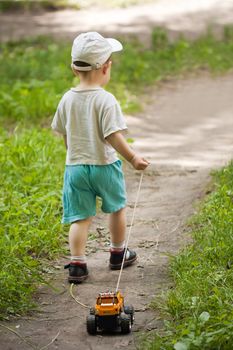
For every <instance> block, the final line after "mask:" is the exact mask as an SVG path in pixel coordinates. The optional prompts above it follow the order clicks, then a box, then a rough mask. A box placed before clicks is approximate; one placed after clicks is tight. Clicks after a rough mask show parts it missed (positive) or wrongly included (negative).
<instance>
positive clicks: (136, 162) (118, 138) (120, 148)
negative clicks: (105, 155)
mask: <svg viewBox="0 0 233 350" xmlns="http://www.w3.org/2000/svg"><path fill="white" fill-rule="evenodd" d="M106 140H107V141H108V142H109V143H110V145H111V146H112V147H113V148H114V149H115V150H116V151H117V152H118V153H120V154H121V155H122V157H124V158H125V159H126V160H127V161H128V162H130V163H131V164H132V165H133V167H134V168H135V169H136V170H144V169H146V167H147V166H148V165H149V162H148V161H147V160H146V159H144V158H142V157H140V156H139V155H137V154H135V153H134V151H133V150H132V149H131V148H130V147H129V145H128V143H127V142H126V140H125V138H124V136H123V135H122V133H121V132H120V131H117V132H114V133H112V134H110V135H109V136H107V137H106Z"/></svg>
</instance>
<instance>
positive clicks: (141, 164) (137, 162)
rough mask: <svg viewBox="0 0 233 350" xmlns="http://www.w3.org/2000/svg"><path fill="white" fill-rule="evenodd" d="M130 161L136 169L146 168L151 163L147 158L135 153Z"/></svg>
mask: <svg viewBox="0 0 233 350" xmlns="http://www.w3.org/2000/svg"><path fill="white" fill-rule="evenodd" d="M130 163H131V164H132V165H133V167H134V169H136V170H144V169H146V168H147V167H148V165H149V164H150V163H149V162H148V161H147V160H146V159H145V158H141V157H140V156H138V155H135V156H134V157H133V158H132V159H131V161H130Z"/></svg>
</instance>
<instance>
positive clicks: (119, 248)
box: [110, 241, 130, 259]
mask: <svg viewBox="0 0 233 350" xmlns="http://www.w3.org/2000/svg"><path fill="white" fill-rule="evenodd" d="M124 248H125V241H122V242H120V243H113V242H111V244H110V249H111V250H112V251H122V250H123V249H124ZM129 256H130V252H129V250H127V252H126V256H125V258H126V259H129Z"/></svg>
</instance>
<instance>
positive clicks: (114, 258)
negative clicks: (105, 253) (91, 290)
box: [109, 248, 137, 270]
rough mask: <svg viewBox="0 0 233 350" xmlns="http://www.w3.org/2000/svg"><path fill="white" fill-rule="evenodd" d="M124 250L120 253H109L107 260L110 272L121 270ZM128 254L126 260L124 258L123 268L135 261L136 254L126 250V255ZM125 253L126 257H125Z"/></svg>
mask: <svg viewBox="0 0 233 350" xmlns="http://www.w3.org/2000/svg"><path fill="white" fill-rule="evenodd" d="M124 252H125V248H124V249H123V250H122V251H121V252H117V251H110V253H111V255H110V260H109V267H110V269H111V270H120V269H121V263H122V260H123V256H124ZM128 252H129V257H128V259H127V258H125V261H124V265H123V268H125V267H126V266H129V265H131V264H132V263H133V262H134V261H135V260H136V259H137V254H136V253H135V252H134V251H133V250H130V249H128V248H127V253H128ZM127 253H126V256H127Z"/></svg>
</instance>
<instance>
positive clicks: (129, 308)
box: [124, 305, 134, 324]
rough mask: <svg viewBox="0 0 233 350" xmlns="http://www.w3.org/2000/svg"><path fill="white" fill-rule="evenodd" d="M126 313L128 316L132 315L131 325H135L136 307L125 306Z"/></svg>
mask: <svg viewBox="0 0 233 350" xmlns="http://www.w3.org/2000/svg"><path fill="white" fill-rule="evenodd" d="M124 312H125V313H126V315H130V317H131V323H132V324H133V322H134V307H133V306H132V305H129V306H124Z"/></svg>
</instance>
